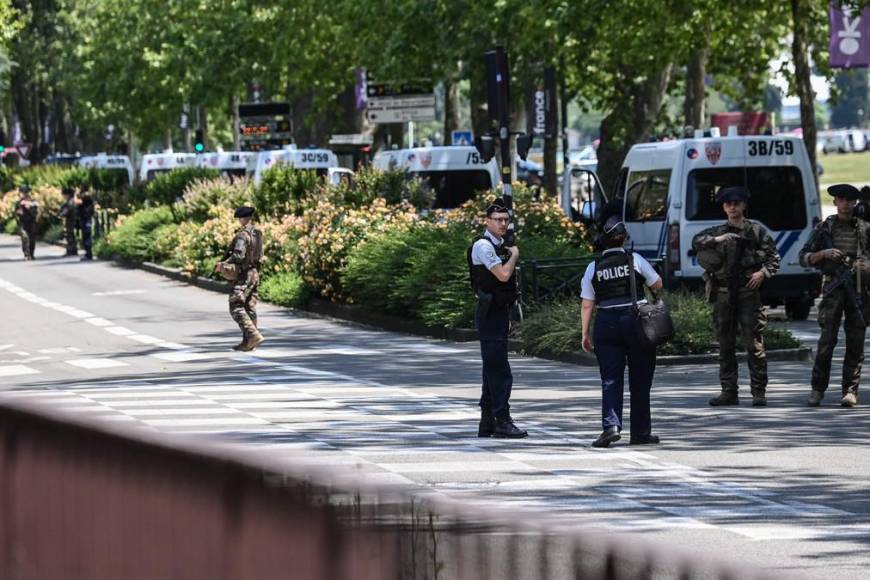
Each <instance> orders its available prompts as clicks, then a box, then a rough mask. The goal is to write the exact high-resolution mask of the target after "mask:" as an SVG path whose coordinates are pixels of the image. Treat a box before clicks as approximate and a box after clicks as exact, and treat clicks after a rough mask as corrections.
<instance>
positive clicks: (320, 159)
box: [301, 153, 329, 163]
mask: <svg viewBox="0 0 870 580" xmlns="http://www.w3.org/2000/svg"><path fill="white" fill-rule="evenodd" d="M301 157H302V163H327V162H328V161H329V156H328V155H327V154H326V153H302V155H301Z"/></svg>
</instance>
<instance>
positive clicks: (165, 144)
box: [163, 129, 172, 151]
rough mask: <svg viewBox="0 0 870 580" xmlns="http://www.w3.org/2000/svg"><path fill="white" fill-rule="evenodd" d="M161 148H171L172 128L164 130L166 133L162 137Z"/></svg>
mask: <svg viewBox="0 0 870 580" xmlns="http://www.w3.org/2000/svg"><path fill="white" fill-rule="evenodd" d="M163 148H164V149H169V150H170V151H171V150H172V129H167V130H166V135H164V137H163Z"/></svg>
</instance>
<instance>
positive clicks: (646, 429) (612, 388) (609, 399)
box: [580, 216, 662, 447]
mask: <svg viewBox="0 0 870 580" xmlns="http://www.w3.org/2000/svg"><path fill="white" fill-rule="evenodd" d="M626 239H628V231H627V230H626V229H625V224H624V223H622V220H621V219H620V218H619V216H613V217H611V218H609V219H608V220H607V222H605V224H604V228H603V236H602V242H603V244H604V246H605V248H606V249H605V250H604V252H602V254H601V256H600V257H599V258H598V259H596V260H595V261H594V262H592V263H591V264H589V266H588V267H587V268H586V273H585V274H584V275H583V280H582V283H581V291H580V297H581V298H582V299H583V307H582V311H581V312H582V315H581V323H582V329H583V350H585V351H586V352H590V351H592V350H594V351H595V356H596V358H597V359H598V368H599V371H600V373H601V388H602V397H601V419H602V425H603V431H602V433H601V435H600V436H599V437H598V439H596V440H595V441H594V442H593V443H592V446H593V447H608V446H609V445H610V444H611V443H613V442H615V441H618V440H619V438H620V431H621V430H622V396H623V390H624V386H625V365H626V361H628V384H629V390H630V392H631V439H630V443H631V444H632V445H650V444H656V443H658V442H659V438H658V437H657V436H655V435H653V434H652V433H651V431H652V422H651V419H650V408H649V393H650V387H651V386H652V379H653V373H654V372H655V366H656V351H655V348H648V347H644V346H642V345H641V344H640V343H639V342H638V340H637V338H636V337H635V336H636V335H635V326H634V325H635V314H634V309H633V306H632V299H631V279H630V278H629V276H630V273H629V270H630V266H629V261H628V258H629V256H628V254H627V253H626V251H625V249H624V248H623V244H625V241H626ZM632 258H633V259H634V273H633V275H634V276H635V277H636V278H635V280H636V286H637V302H638V304H642V303H644V302H646V298H645V297H644V293H643V287H644V285H646V286H649V287H650V288H651V289H653V290H658V289H659V288H661V287H662V279H661V277H660V276H659V275H658V273H657V272H656V271H655V269H653V267H652V266H651V265H650V263H649V262H647V261H646V260H645V259H644V258H643V257H642V256H639V255H637V254H634V253H632ZM596 308H597V313H596V316H595V334H594V337H593V338H592V339H590V336H589V326H590V323H591V320H592V312H593V311H594V310H596ZM593 345H594V346H593Z"/></svg>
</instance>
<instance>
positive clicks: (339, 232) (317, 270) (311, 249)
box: [296, 199, 418, 299]
mask: <svg viewBox="0 0 870 580" xmlns="http://www.w3.org/2000/svg"><path fill="white" fill-rule="evenodd" d="M417 219H418V217H417V213H416V212H415V211H414V210H413V209H412V208H411V207H410V206H408V205H400V206H389V205H387V203H386V201H384V200H383V199H375V200H374V201H373V202H372V204H371V205H369V206H367V207H362V208H359V209H348V208H344V207H338V206H336V205H335V204H333V203H332V202H329V201H321V202H320V203H318V204H317V206H315V207H314V208H312V209H309V210H308V211H306V212H305V215H304V216H302V224H301V229H302V231H303V232H304V233H303V235H302V236H301V237H300V238H299V240H298V256H297V258H296V263H297V266H298V270H299V272H300V273H301V274H302V278H303V280H304V281H305V283H306V284H308V285H309V286H311V287H312V288H313V289H315V290H316V291H317V292H318V293H319V294H320V295H321V296H323V297H325V298H330V299H339V298H341V297H342V292H341V283H340V272H341V270H342V268H343V267H344V265H345V263H346V261H347V256H348V254H349V253H350V251H351V250H352V249H353V248H355V246H356V245H357V244H359V243H360V242H361V241H362V240H364V239H365V238H366V236H370V235H372V234H375V233H377V232H379V231H382V230H385V229H387V228H388V227H389V226H390V225H392V224H396V223H411V222H414V221H416V220H417Z"/></svg>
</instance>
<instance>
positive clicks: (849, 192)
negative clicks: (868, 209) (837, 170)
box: [828, 183, 861, 199]
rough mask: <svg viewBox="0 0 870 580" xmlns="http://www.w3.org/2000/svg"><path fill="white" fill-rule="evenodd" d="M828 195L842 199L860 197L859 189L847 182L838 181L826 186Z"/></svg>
mask: <svg viewBox="0 0 870 580" xmlns="http://www.w3.org/2000/svg"><path fill="white" fill-rule="evenodd" d="M828 195H831V196H833V197H842V198H843V199H861V190H859V189H858V188H857V187H855V186H854V185H849V184H848V183H838V184H837V185H832V186H831V187H829V188H828Z"/></svg>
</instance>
